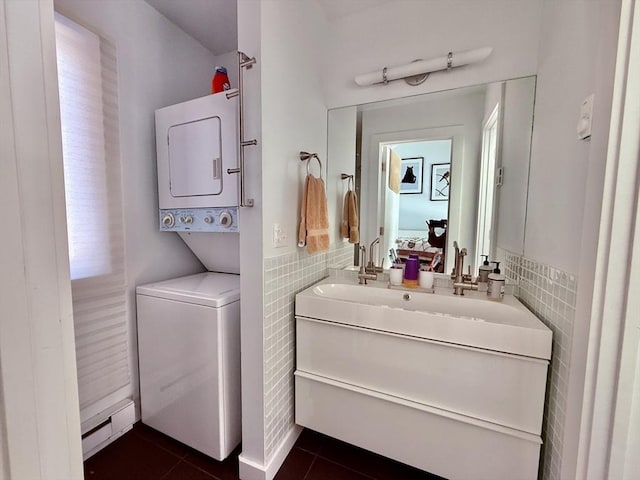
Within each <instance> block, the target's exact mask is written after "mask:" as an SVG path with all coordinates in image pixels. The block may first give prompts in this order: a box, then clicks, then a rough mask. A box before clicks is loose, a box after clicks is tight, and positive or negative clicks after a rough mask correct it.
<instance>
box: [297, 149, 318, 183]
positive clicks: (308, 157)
mask: <svg viewBox="0 0 640 480" xmlns="http://www.w3.org/2000/svg"><path fill="white" fill-rule="evenodd" d="M314 158H315V159H316V160H317V161H318V165H319V166H320V178H322V161H321V160H320V157H318V154H317V153H309V152H300V161H302V162H304V161H306V162H307V175H309V162H311V160H313V159H314Z"/></svg>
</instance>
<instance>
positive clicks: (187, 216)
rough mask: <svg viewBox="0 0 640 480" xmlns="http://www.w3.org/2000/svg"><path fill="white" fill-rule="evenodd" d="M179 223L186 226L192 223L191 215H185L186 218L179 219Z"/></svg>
mask: <svg viewBox="0 0 640 480" xmlns="http://www.w3.org/2000/svg"><path fill="white" fill-rule="evenodd" d="M180 221H181V222H182V223H186V224H187V225H189V224H191V223H193V217H192V216H191V215H186V216H183V217H180Z"/></svg>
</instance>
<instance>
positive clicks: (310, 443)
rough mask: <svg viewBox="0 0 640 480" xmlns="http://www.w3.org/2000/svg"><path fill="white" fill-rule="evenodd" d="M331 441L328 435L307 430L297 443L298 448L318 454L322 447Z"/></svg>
mask: <svg viewBox="0 0 640 480" xmlns="http://www.w3.org/2000/svg"><path fill="white" fill-rule="evenodd" d="M330 440H332V439H331V438H330V437H327V436H326V435H323V434H321V433H318V432H315V431H313V430H309V429H308V428H305V429H304V430H303V431H302V433H301V434H300V436H299V437H298V440H297V441H296V447H298V448H301V449H302V450H306V451H307V452H310V453H314V454H315V453H318V450H320V448H321V447H322V445H324V444H325V443H326V442H327V441H330Z"/></svg>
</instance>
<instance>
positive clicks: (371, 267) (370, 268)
mask: <svg viewBox="0 0 640 480" xmlns="http://www.w3.org/2000/svg"><path fill="white" fill-rule="evenodd" d="M379 243H380V237H378V238H376V239H375V240H374V241H373V242H371V245H369V263H367V266H366V267H365V272H366V273H375V274H378V273H382V265H380V266H377V265H376V263H375V261H374V260H373V259H374V256H373V247H374V246H375V245H376V244H379Z"/></svg>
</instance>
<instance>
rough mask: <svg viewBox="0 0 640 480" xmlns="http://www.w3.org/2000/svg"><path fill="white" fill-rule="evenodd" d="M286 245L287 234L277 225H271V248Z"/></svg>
mask: <svg viewBox="0 0 640 480" xmlns="http://www.w3.org/2000/svg"><path fill="white" fill-rule="evenodd" d="M286 244H287V233H286V232H285V231H284V228H282V226H281V225H280V224H279V223H274V224H273V246H274V247H276V248H277V247H285V246H286Z"/></svg>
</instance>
